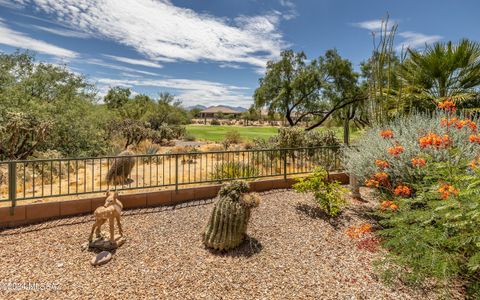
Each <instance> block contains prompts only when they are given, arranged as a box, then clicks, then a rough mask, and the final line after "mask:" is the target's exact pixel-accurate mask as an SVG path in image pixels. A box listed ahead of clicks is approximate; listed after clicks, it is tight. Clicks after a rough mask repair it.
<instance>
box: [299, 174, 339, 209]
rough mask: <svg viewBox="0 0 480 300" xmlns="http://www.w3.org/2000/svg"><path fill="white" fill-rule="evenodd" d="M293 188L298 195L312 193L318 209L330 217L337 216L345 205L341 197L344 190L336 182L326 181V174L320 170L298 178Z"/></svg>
mask: <svg viewBox="0 0 480 300" xmlns="http://www.w3.org/2000/svg"><path fill="white" fill-rule="evenodd" d="M293 188H294V189H295V191H296V192H299V193H313V197H314V198H315V201H316V202H317V203H318V206H319V207H320V209H322V210H323V211H324V212H325V213H326V214H327V215H328V216H331V217H336V216H338V215H339V214H340V213H341V212H342V209H343V208H344V207H345V206H346V205H347V202H346V200H345V198H344V197H343V194H344V193H345V192H346V189H344V188H343V187H342V186H341V185H340V184H339V183H338V182H330V181H328V172H327V171H326V170H325V169H322V168H316V169H315V170H314V171H313V172H312V174H311V175H309V176H307V177H304V178H299V179H298V180H297V183H295V184H294V185H293Z"/></svg>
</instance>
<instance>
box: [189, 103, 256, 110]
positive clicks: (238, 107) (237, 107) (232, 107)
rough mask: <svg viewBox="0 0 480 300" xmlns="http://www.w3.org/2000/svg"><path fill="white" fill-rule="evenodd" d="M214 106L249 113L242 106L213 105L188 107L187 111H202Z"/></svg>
mask: <svg viewBox="0 0 480 300" xmlns="http://www.w3.org/2000/svg"><path fill="white" fill-rule="evenodd" d="M214 106H223V107H228V108H230V109H233V110H236V111H239V112H245V111H247V110H248V109H246V108H245V107H241V106H229V105H212V106H208V107H207V106H205V105H201V104H197V105H193V106H187V107H185V109H186V110H192V109H200V110H204V109H206V108H209V107H214Z"/></svg>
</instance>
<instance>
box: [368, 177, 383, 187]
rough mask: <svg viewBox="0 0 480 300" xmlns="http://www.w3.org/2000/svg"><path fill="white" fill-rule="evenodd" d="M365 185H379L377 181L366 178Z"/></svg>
mask: <svg viewBox="0 0 480 300" xmlns="http://www.w3.org/2000/svg"><path fill="white" fill-rule="evenodd" d="M365 185H366V186H368V187H379V186H380V182H378V181H377V180H375V179H367V180H365Z"/></svg>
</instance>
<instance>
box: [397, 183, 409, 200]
mask: <svg viewBox="0 0 480 300" xmlns="http://www.w3.org/2000/svg"><path fill="white" fill-rule="evenodd" d="M393 194H394V195H395V196H400V197H404V198H408V197H410V196H411V195H412V191H411V190H410V188H409V187H408V186H406V185H398V186H397V187H396V188H395V189H394V190H393Z"/></svg>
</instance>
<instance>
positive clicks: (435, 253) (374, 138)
mask: <svg viewBox="0 0 480 300" xmlns="http://www.w3.org/2000/svg"><path fill="white" fill-rule="evenodd" d="M479 145H480V136H479V135H478V132H477V126H476V122H475V120H470V119H464V117H463V116H462V115H461V114H458V115H455V114H454V113H453V111H452V110H449V109H447V110H446V111H437V112H435V113H434V114H433V115H424V114H418V113H417V114H413V115H412V116H411V117H404V118H399V119H396V120H394V121H393V122H392V123H390V124H388V126H385V127H384V128H374V129H372V130H371V131H370V132H368V133H367V134H366V135H365V136H364V138H363V139H362V141H361V142H360V143H359V147H358V149H350V150H349V151H347V158H348V161H347V169H348V170H349V171H350V172H351V173H353V174H355V175H356V176H357V177H358V178H360V179H361V180H364V181H365V182H366V184H367V185H368V186H372V187H376V188H377V189H378V190H379V191H381V192H382V196H383V199H382V200H383V202H382V203H381V205H380V206H379V208H380V209H379V211H378V217H379V218H380V225H381V226H382V228H381V230H380V231H379V232H378V234H379V235H380V236H382V237H383V245H384V246H385V247H386V248H387V249H388V250H390V255H389V256H388V257H389V258H390V259H388V260H386V263H387V271H391V268H392V266H393V268H396V269H395V270H393V271H394V272H395V274H398V276H400V277H402V279H403V280H404V281H406V282H410V283H415V284H418V283H421V282H422V281H423V280H424V279H426V278H430V277H434V278H437V279H439V280H440V282H441V283H443V284H445V285H448V284H449V282H452V280H455V279H460V280H464V281H466V282H467V285H468V286H469V289H470V291H471V293H472V295H473V294H474V295H476V296H473V298H475V297H478V295H479V294H480V287H479V286H478V284H476V282H477V281H478V276H479V274H480V273H479V272H480V236H479V228H480V199H479V197H478V194H480V180H479V176H480V172H479V170H478V169H477V165H478V164H479V163H480V161H479V159H478V155H479V153H480V151H479V150H480V149H479ZM392 261H393V262H394V263H395V264H391V262H392ZM398 266H401V267H400V268H399V267H398ZM405 266H406V267H405ZM398 270H402V271H401V272H398Z"/></svg>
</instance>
